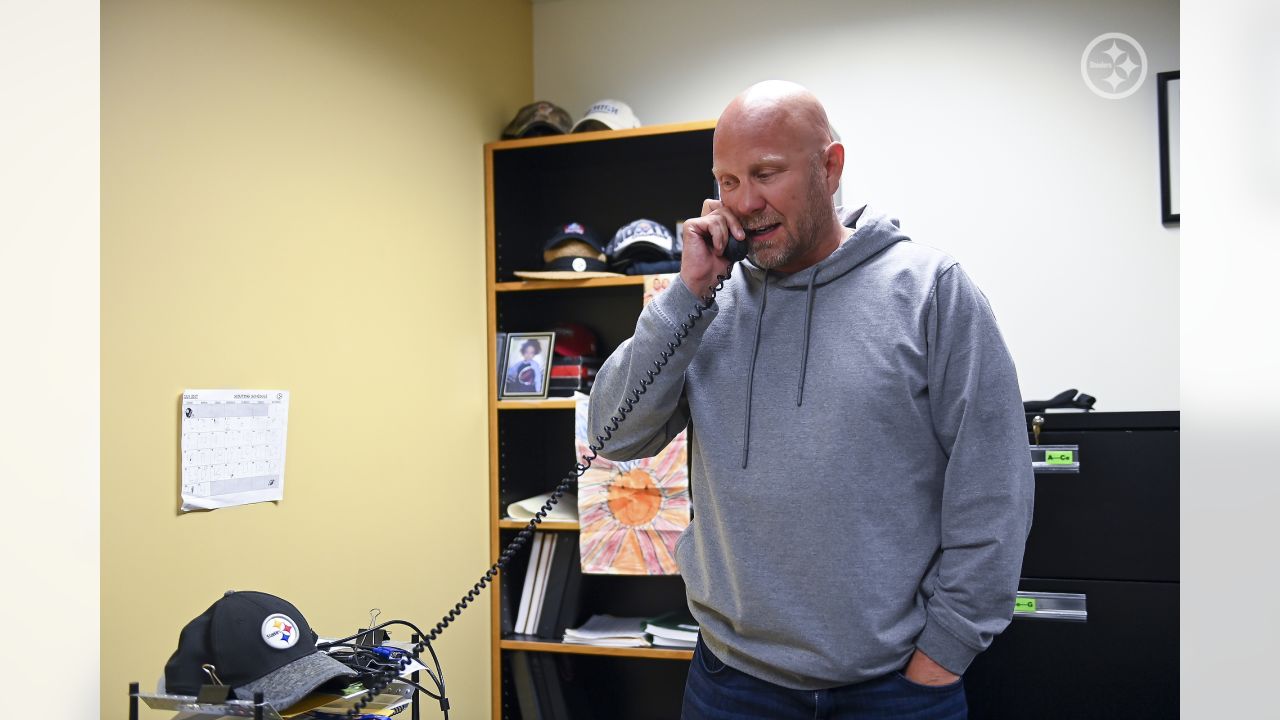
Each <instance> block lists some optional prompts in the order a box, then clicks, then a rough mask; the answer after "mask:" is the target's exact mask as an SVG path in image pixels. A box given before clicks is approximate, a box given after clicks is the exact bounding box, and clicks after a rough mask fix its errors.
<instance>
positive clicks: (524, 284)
mask: <svg viewBox="0 0 1280 720" xmlns="http://www.w3.org/2000/svg"><path fill="white" fill-rule="evenodd" d="M628 285H635V286H641V285H644V276H643V275H627V276H625V277H616V278H615V277H605V278H587V279H586V280H513V281H510V282H500V283H494V286H493V289H494V291H495V292H500V293H501V292H528V291H530V290H584V289H590V288H605V287H626V286H628Z"/></svg>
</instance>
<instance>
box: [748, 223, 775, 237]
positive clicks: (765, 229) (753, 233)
mask: <svg viewBox="0 0 1280 720" xmlns="http://www.w3.org/2000/svg"><path fill="white" fill-rule="evenodd" d="M781 225H782V223H773V224H770V225H761V226H759V227H755V228H746V231H747V239H748V240H759V239H762V238H767V237H768V236H769V235H770V234H771V233H773V231H774V230H777V229H778V228H779V227H781Z"/></svg>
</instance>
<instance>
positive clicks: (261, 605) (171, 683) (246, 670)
mask: <svg viewBox="0 0 1280 720" xmlns="http://www.w3.org/2000/svg"><path fill="white" fill-rule="evenodd" d="M316 638H317V636H316V633H315V631H314V630H312V629H311V626H310V625H308V624H307V619H306V618H305V617H303V616H302V613H301V612H299V611H298V608H296V607H294V606H293V604H292V603H290V602H288V601H287V600H283V599H281V598H278V597H276V596H275V595H268V594H267V593H263V592H254V591H241V592H236V591H234V590H232V591H228V592H227V594H226V595H223V596H222V598H221V599H220V600H218V601H217V602H215V603H214V604H213V605H210V606H209V609H208V610H205V611H204V612H203V613H201V614H200V616H199V617H197V618H196V619H194V620H192V621H191V622H189V623H187V625H186V627H184V628H182V633H181V634H180V635H179V636H178V649H177V650H176V651H174V653H173V656H172V657H170V658H169V662H168V663H167V664H165V666H164V684H165V692H166V693H169V694H174V695H196V694H198V693H199V692H200V686H201V685H207V684H210V679H209V676H208V675H207V674H206V673H205V671H204V669H203V666H204V665H212V666H213V668H214V672H215V673H216V674H217V676H218V678H219V679H220V680H221V681H222V682H223V683H224V684H226V685H228V686H230V687H231V690H232V692H233V693H234V694H235V696H236V697H238V698H240V699H241V700H252V699H253V695H254V693H255V692H261V693H262V694H263V697H264V699H265V700H266V701H267V702H268V703H270V704H271V706H272V707H274V708H276V709H277V710H283V709H285V708H287V707H289V706H291V705H293V704H295V703H297V702H298V701H299V700H302V699H303V698H304V697H306V696H307V695H310V694H311V692H312V691H314V690H315V689H316V688H318V687H320V686H321V685H323V684H324V683H326V682H328V681H329V680H332V679H333V678H336V677H343V676H355V674H356V673H355V672H354V671H352V670H350V669H349V668H347V666H346V665H343V664H342V663H340V662H338V661H337V660H334V659H333V658H331V657H329V656H328V655H327V654H325V653H323V652H320V651H318V650H316Z"/></svg>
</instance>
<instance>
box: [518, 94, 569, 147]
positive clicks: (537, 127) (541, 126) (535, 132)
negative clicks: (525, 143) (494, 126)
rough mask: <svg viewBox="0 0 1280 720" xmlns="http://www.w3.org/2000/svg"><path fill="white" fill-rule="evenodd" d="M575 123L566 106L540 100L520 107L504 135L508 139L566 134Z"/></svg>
mask: <svg viewBox="0 0 1280 720" xmlns="http://www.w3.org/2000/svg"><path fill="white" fill-rule="evenodd" d="M572 125H573V118H572V117H571V116H570V115H569V113H567V112H565V110H564V108H561V107H560V106H559V105H556V104H554V103H549V102H547V101H545V100H539V101H538V102H535V103H530V104H528V105H525V106H524V107H522V108H520V112H517V113H516V116H515V117H514V118H512V119H511V122H509V123H507V127H506V129H505V130H503V131H502V137H504V138H507V139H514V138H525V137H538V136H539V135H564V134H565V133H567V132H569V128H570V127H571V126H572Z"/></svg>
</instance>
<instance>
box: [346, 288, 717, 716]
mask: <svg viewBox="0 0 1280 720" xmlns="http://www.w3.org/2000/svg"><path fill="white" fill-rule="evenodd" d="M731 277H733V265H730V266H729V270H728V271H727V272H726V274H724V275H717V276H716V284H715V286H713V287H712V288H711V293H710V295H708V296H707V297H703V298H699V300H700V302H699V303H698V304H696V305H694V308H693V312H692V313H689V315H688V320H687V321H685V322H681V323H680V328H679V329H678V330H676V331H675V335H674V339H673V340H671V341H670V342H668V343H667V349H666V350H663V351H662V352H660V353H659V354H658V359H657V360H654V361H653V369H652V370H646V371H645V377H643V378H641V380H640V385H639V386H638V387H635V388H632V389H631V391H630V392H629V393H627V395H624V396H623V402H622V404H621V405H619V406H618V414H617V415H614V416H612V417H611V418H609V424H608V425H606V426H605V428H604V434H603V435H597V436H596V438H595V439H596V442H595V444H594V445H588V446H587V447H588V449H589V450H590V453H589V454H587V455H583V456H582V460H583V462H580V463H576V464H575V465H574V468H573V472H571V473H569V474H568V475H566V476H565V477H564V479H562V480H561V481H560V484H558V485H556V489H555V490H554V491H552V493H551V497H549V498H547V501H546V502H545V503H543V505H542V507H541V508H539V509H538V512H536V513H534V516H533V517H532V518H531V519H530V520H529V523H528V524H527V525H525V526H524V527H523V528H522V529H521V530H520V532H518V533H516V536H515V537H514V538H512V539H511V542H510V543H508V544H507V547H506V548H505V549H504V550H503V551H502V554H501V555H499V556H498V560H497V562H495V563H494V564H493V565H491V566H490V567H489V569H488V570H486V571H485V573H484V575H482V576H480V579H479V580H478V581H476V583H475V584H474V585H472V586H471V589H470V590H468V591H467V592H466V594H465V595H463V596H462V598H461V599H459V600H458V602H456V603H454V605H453V607H452V608H451V609H450V610H449V612H448V613H446V614H445V616H444V617H443V618H441V619H440V622H438V623H436V625H435V627H433V628H431V632H429V633H427V634H426V635H424V636H422V639H421V640H419V641H418V643H417V644H416V645H415V646H414V648H413V655H414V656H415V657H416V656H418V655H419V654H420V653H421V652H422V650H423V648H424V647H430V643H431V641H433V640H435V639H436V638H438V637H440V634H441V633H443V632H444V631H445V629H446V628H448V627H449V625H450V624H451V623H452V622H453V621H454V620H456V619H457V618H458V616H459V615H461V614H462V612H463V611H464V610H466V609H467V607H468V606H469V605H470V604H471V603H472V602H473V601H475V600H476V598H478V597H479V596H480V594H481V593H483V592H484V590H485V588H487V587H488V586H489V583H491V582H493V578H494V577H495V576H496V575H497V574H498V573H499V572H501V571H503V570H505V569H506V568H507V565H509V564H510V563H511V560H512V559H513V558H514V557H515V556H516V554H517V553H519V552H520V550H521V549H523V548H524V546H525V544H526V543H528V542H529V538H530V537H532V536H533V533H534V532H535V531H536V530H537V529H538V525H540V524H542V521H543V520H544V519H546V517H547V515H548V514H549V513H550V512H551V509H552V508H553V507H555V505H556V504H557V503H559V502H560V498H561V497H563V496H564V494H565V493H566V492H568V490H569V488H570V487H572V486H573V484H574V483H575V482H577V481H578V478H580V477H582V475H583V474H584V473H586V472H587V470H589V469H590V468H591V464H592V463H594V462H595V460H596V458H598V457H600V451H601V450H604V447H605V444H606V443H607V442H609V440H610V439H611V438H612V437H613V433H614V432H616V431H617V429H618V426H619V425H621V424H622V423H624V422H626V419H627V416H628V415H630V414H631V410H632V409H633V408H634V407H635V406H636V404H637V403H638V402H639V401H640V396H641V395H644V394H645V393H647V392H649V388H650V387H651V386H652V385H653V382H654V379H655V378H657V377H658V376H659V375H661V374H662V369H663V368H665V367H666V366H667V363H669V362H670V361H671V356H673V355H675V353H676V350H678V349H679V348H680V346H681V345H683V344H684V341H685V338H687V337H689V333H690V332H691V331H692V330H693V328H695V327H697V325H698V323H699V322H701V321H702V316H703V314H705V313H706V312H707V310H709V309H711V305H712V304H713V303H714V302H715V299H716V294H717V293H719V292H720V291H721V290H722V289H723V288H724V284H725V282H727V281H728V280H729V278H731ZM402 669H403V668H402ZM396 677H397V674H396V673H394V672H391V673H388V675H387V676H386V677H385V678H379V680H378V682H377V683H375V686H374V687H371V688H369V689H368V690H367V691H366V694H365V697H364V699H362V701H361V702H360V703H359V704H357V705H356V707H353V708H351V710H349V711H348V712H347V717H355V716H356V715H357V714H358V713H359V711H360V709H361V708H363V707H364V705H365V704H366V703H367V702H368V701H369V700H371V699H372V698H373V697H375V696H376V695H377V694H378V693H380V692H382V690H383V689H384V688H386V686H387V685H389V684H391V682H392V681H393V680H394V679H395V678H396ZM384 679H385V682H384ZM441 705H442V707H443V708H444V712H445V717H446V718H447V717H448V712H449V711H448V701H447V700H444V699H441Z"/></svg>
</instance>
